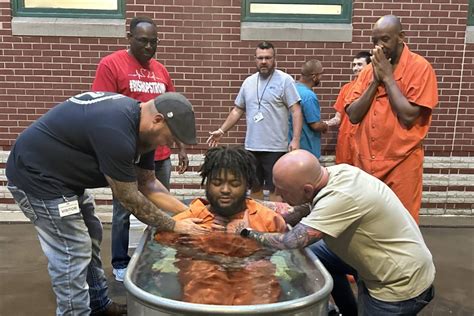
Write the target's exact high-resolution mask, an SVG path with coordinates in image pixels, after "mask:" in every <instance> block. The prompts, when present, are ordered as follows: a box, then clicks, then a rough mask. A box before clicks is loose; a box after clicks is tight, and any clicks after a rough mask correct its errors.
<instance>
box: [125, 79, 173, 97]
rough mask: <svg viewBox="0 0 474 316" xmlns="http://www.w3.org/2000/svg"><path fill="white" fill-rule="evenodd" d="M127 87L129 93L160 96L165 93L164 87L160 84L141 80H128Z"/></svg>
mask: <svg viewBox="0 0 474 316" xmlns="http://www.w3.org/2000/svg"><path fill="white" fill-rule="evenodd" d="M129 87H130V91H131V92H141V93H151V94H162V93H165V92H166V86H165V84H164V83H162V82H148V81H141V80H130V81H129Z"/></svg>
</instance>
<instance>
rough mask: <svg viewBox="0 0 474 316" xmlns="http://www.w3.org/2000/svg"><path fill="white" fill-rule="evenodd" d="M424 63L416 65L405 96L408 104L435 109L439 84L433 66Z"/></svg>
mask: <svg viewBox="0 0 474 316" xmlns="http://www.w3.org/2000/svg"><path fill="white" fill-rule="evenodd" d="M423 61H424V63H421V62H420V63H418V64H416V71H412V72H411V74H412V76H411V77H410V78H408V80H407V82H408V88H407V89H406V92H405V93H404V94H405V97H406V98H407V100H408V102H410V103H414V104H416V105H419V106H423V107H427V108H430V109H433V108H434V107H435V106H436V105H437V104H438V82H437V80H436V74H435V72H434V70H433V68H432V67H431V65H430V64H429V63H428V61H426V60H423Z"/></svg>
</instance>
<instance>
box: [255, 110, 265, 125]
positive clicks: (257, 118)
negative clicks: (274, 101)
mask: <svg viewBox="0 0 474 316" xmlns="http://www.w3.org/2000/svg"><path fill="white" fill-rule="evenodd" d="M261 120H263V114H262V112H258V113H257V114H255V116H254V117H253V121H254V122H255V123H258V122H260V121H261Z"/></svg>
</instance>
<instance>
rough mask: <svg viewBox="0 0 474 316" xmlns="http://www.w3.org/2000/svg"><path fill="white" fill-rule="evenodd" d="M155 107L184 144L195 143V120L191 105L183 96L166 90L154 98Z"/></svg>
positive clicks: (174, 134)
mask: <svg viewBox="0 0 474 316" xmlns="http://www.w3.org/2000/svg"><path fill="white" fill-rule="evenodd" d="M155 107H156V110H157V111H158V112H160V113H161V114H163V116H164V117H165V120H166V124H167V125H168V128H169V129H170V131H171V133H173V136H174V137H176V138H177V139H178V140H179V141H180V142H182V143H184V144H186V145H195V144H197V141H196V122H195V119H194V112H193V106H192V105H191V103H190V102H189V101H188V99H186V97H185V96H183V95H182V94H179V93H176V92H166V93H163V94H161V95H159V96H158V97H156V98H155Z"/></svg>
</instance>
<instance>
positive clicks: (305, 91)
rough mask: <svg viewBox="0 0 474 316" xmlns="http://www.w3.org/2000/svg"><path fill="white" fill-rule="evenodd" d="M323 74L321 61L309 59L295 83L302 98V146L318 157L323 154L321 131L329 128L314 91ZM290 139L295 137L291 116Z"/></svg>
mask: <svg viewBox="0 0 474 316" xmlns="http://www.w3.org/2000/svg"><path fill="white" fill-rule="evenodd" d="M322 75H323V65H322V64H321V62H320V61H319V60H317V59H311V60H308V61H306V62H305V63H304V64H303V66H302V67H301V75H300V79H299V80H298V82H297V83H296V85H295V86H296V90H298V94H299V95H300V98H301V101H300V105H301V112H302V114H303V128H302V130H301V138H300V148H301V149H305V150H307V151H309V152H311V153H312V154H313V155H315V156H316V157H318V158H319V157H320V156H321V133H324V132H326V131H327V129H328V125H327V124H326V123H324V122H321V108H320V106H319V101H318V96H317V95H316V93H314V92H313V88H314V87H316V86H318V85H319V84H320V83H321V77H322ZM288 139H293V118H292V117H291V116H290V128H289V129H288Z"/></svg>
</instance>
